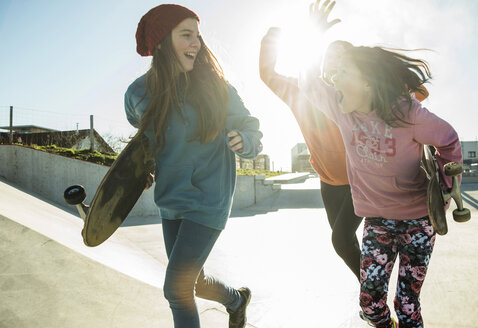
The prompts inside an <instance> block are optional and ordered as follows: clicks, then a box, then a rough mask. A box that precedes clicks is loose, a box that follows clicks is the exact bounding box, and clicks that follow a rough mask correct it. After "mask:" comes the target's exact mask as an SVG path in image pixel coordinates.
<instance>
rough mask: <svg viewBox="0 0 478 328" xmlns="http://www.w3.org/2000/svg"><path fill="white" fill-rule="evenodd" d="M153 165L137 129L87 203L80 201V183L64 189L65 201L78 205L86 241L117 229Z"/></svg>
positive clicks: (102, 238) (90, 243)
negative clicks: (88, 203) (89, 202)
mask: <svg viewBox="0 0 478 328" xmlns="http://www.w3.org/2000/svg"><path fill="white" fill-rule="evenodd" d="M154 165H155V164H154V159H153V153H152V149H151V146H150V144H149V141H148V138H147V137H146V136H145V135H144V134H143V133H138V134H136V135H135V136H134V137H133V138H132V139H131V141H130V142H129V143H128V145H126V147H125V148H124V150H123V151H122V152H121V153H120V154H119V155H118V157H117V158H116V160H115V161H114V162H113V164H112V165H111V167H110V169H109V170H108V172H107V173H106V174H105V176H104V177H103V180H102V181H101V183H100V185H99V187H98V189H97V190H96V193H95V195H94V197H93V199H92V201H91V204H90V205H89V206H88V205H86V204H84V203H83V201H84V200H85V198H86V191H85V189H84V188H83V186H81V185H73V186H70V187H68V188H67V189H66V190H65V192H64V194H63V196H64V198H65V201H66V202H67V203H68V204H70V205H75V206H76V207H77V209H78V212H79V213H80V216H81V218H82V219H83V221H84V226H83V230H82V231H81V235H82V236H83V242H84V243H85V245H87V246H91V247H93V246H98V245H100V244H101V243H103V242H104V241H105V240H107V239H108V238H109V237H110V236H111V235H112V234H113V233H114V232H115V231H116V229H118V227H119V226H120V225H121V223H123V221H124V220H125V219H126V217H127V216H128V213H129V212H130V211H131V209H132V208H133V206H134V205H135V204H136V202H137V201H138V199H139V197H140V196H141V194H142V192H143V190H144V188H145V186H146V179H147V177H148V175H149V173H150V172H153V170H154Z"/></svg>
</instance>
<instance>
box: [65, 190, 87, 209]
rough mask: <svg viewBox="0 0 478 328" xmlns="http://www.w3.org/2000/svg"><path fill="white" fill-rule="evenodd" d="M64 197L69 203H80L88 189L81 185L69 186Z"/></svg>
mask: <svg viewBox="0 0 478 328" xmlns="http://www.w3.org/2000/svg"><path fill="white" fill-rule="evenodd" d="M63 197H64V198H65V201H66V202H67V203H68V204H70V205H79V204H81V203H83V201H84V200H85V198H86V191H85V188H83V186H80V185H73V186H69V187H68V188H66V190H65V192H64V193H63Z"/></svg>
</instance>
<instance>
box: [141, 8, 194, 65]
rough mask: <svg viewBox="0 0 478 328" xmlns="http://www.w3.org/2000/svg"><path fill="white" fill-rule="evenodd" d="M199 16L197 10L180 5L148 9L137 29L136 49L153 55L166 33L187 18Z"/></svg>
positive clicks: (143, 53) (147, 54)
mask: <svg viewBox="0 0 478 328" xmlns="http://www.w3.org/2000/svg"><path fill="white" fill-rule="evenodd" d="M189 17H192V18H196V19H197V20H198V22H199V17H198V15H196V13H195V12H193V11H191V10H189V9H188V8H186V7H183V6H179V5H172V4H166V5H159V6H157V7H154V8H153V9H151V10H150V11H148V12H147V13H146V14H145V15H144V16H143V17H142V18H141V20H140V21H139V24H138V29H137V30H136V51H137V52H138V53H139V54H140V55H141V56H152V55H153V52H154V48H155V47H156V46H157V45H158V44H159V43H160V42H161V41H162V40H163V39H164V37H165V36H166V35H168V33H169V32H171V30H172V29H173V28H175V27H176V26H177V25H178V24H179V23H181V22H182V21H183V20H185V19H186V18H189Z"/></svg>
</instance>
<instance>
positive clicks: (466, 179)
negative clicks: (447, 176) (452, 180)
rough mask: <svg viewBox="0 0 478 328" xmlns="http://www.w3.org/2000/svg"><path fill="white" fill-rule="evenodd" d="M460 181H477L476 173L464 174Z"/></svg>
mask: <svg viewBox="0 0 478 328" xmlns="http://www.w3.org/2000/svg"><path fill="white" fill-rule="evenodd" d="M461 183H478V175H476V176H475V175H473V176H466V175H464V176H463V177H462V179H461Z"/></svg>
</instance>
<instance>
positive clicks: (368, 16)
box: [0, 0, 478, 171]
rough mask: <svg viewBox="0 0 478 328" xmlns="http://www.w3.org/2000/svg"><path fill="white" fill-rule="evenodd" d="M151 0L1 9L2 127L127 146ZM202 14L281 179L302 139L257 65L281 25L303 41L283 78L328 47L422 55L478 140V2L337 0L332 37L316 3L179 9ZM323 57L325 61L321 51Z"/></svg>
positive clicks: (434, 96)
mask: <svg viewBox="0 0 478 328" xmlns="http://www.w3.org/2000/svg"><path fill="white" fill-rule="evenodd" d="M161 3H164V2H158V1H150V0H136V1H133V0H101V1H99V0H83V1H72V0H0V49H1V50H0V126H6V125H9V107H10V106H13V108H14V124H17V125H23V124H33V125H39V126H44V127H49V128H54V129H62V130H73V129H76V127H77V126H78V128H80V129H87V128H89V124H90V123H89V122H90V118H89V117H90V115H94V127H95V129H96V130H97V131H98V132H100V134H102V135H116V136H122V137H127V136H129V135H131V134H133V133H134V129H133V128H132V127H131V126H130V125H129V123H128V122H127V120H126V118H125V114H124V106H123V96H124V92H125V91H126V89H127V87H128V85H129V84H130V83H131V82H133V81H134V80H135V79H136V78H137V77H139V76H140V75H142V74H143V73H144V72H146V70H147V69H148V68H149V66H150V61H151V59H150V58H144V57H141V56H139V55H138V54H137V53H136V43H135V32H136V27H137V24H138V22H139V20H140V18H141V17H142V15H144V14H145V13H146V12H147V11H148V10H149V9H151V8H152V7H154V6H156V5H159V4H161ZM176 3H177V4H181V5H184V6H186V7H188V8H190V9H192V10H193V11H195V12H196V13H197V14H198V15H199V17H200V19H201V23H200V30H201V34H202V35H203V37H204V39H205V41H206V43H207V45H208V46H209V48H211V49H212V50H213V52H214V53H215V54H216V56H217V57H218V59H219V61H220V63H221V65H222V66H223V69H224V71H225V74H226V78H227V79H228V80H229V81H230V82H231V83H232V84H233V85H234V86H235V87H236V89H237V90H238V92H239V94H240V96H241V97H242V99H243V101H244V103H245V104H246V107H247V108H248V109H249V111H250V112H251V114H252V115H253V116H255V117H257V118H258V119H259V120H260V122H261V131H262V132H263V133H264V137H263V139H262V141H263V145H264V151H263V153H265V154H267V155H269V156H270V158H271V162H272V166H273V168H274V169H275V170H285V171H287V170H290V166H291V164H290V151H291V149H292V147H294V145H296V144H297V143H299V142H303V138H302V135H301V133H300V130H299V128H298V125H297V123H296V122H295V120H294V117H293V115H292V114H291V112H290V110H289V109H288V107H287V106H286V105H285V104H283V103H282V102H281V101H280V100H279V99H278V98H276V97H275V96H274V95H273V93H272V92H271V91H269V90H268V88H267V87H266V86H265V85H264V84H263V83H262V81H261V80H260V78H259V71H258V56H259V46H260V41H261V38H262V37H263V35H264V34H265V33H266V32H267V30H268V28H269V27H271V26H276V27H280V28H282V30H283V31H284V34H287V33H286V32H289V33H291V34H293V35H294V36H295V37H294V38H293V40H292V41H291V40H289V43H291V46H288V47H287V48H288V49H293V50H294V53H293V54H292V55H291V54H288V53H279V61H280V65H279V66H278V70H279V71H280V72H281V73H283V74H288V75H296V74H297V72H298V69H299V65H298V63H300V62H301V58H303V56H304V55H305V54H309V55H310V54H311V53H313V54H315V52H316V50H311V49H316V47H315V48H314V47H312V46H314V45H316V44H317V42H318V41H321V42H322V43H323V44H327V42H330V41H332V40H335V39H342V40H347V41H350V42H352V43H354V44H355V45H366V46H376V45H381V46H389V47H395V48H405V49H418V48H427V49H430V50H427V51H417V52H414V53H413V55H414V56H415V57H418V58H423V59H426V60H427V61H428V62H429V64H430V68H431V72H432V75H433V79H432V82H431V84H429V85H427V88H428V90H429V92H430V97H429V98H428V99H427V100H425V102H424V106H425V107H427V108H428V109H429V110H431V111H432V112H434V113H436V114H437V115H438V116H440V117H441V118H443V119H445V120H446V121H448V122H449V123H450V124H452V125H453V127H454V128H455V129H456V130H457V132H458V135H459V137H460V139H461V140H462V141H475V140H478V113H477V112H478V100H477V94H478V93H477V91H476V86H477V83H476V82H477V76H478V63H477V60H476V58H478V24H477V22H476V19H474V17H477V16H478V2H477V1H475V0H420V1H416V0H400V1H396V0H362V1H357V0H337V5H336V7H335V8H334V11H333V12H332V14H331V15H330V18H331V19H335V18H340V19H341V20H342V22H341V23H339V24H337V25H335V26H334V27H332V28H331V29H330V30H329V31H328V32H327V34H326V36H325V37H324V39H323V40H318V39H317V36H316V35H311V34H310V31H309V30H308V29H307V27H306V25H305V24H304V22H305V21H306V20H307V17H308V5H309V3H310V1H304V0H260V1H257V0H229V1H227V0H191V1H178V2H176ZM317 58H319V54H317Z"/></svg>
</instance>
